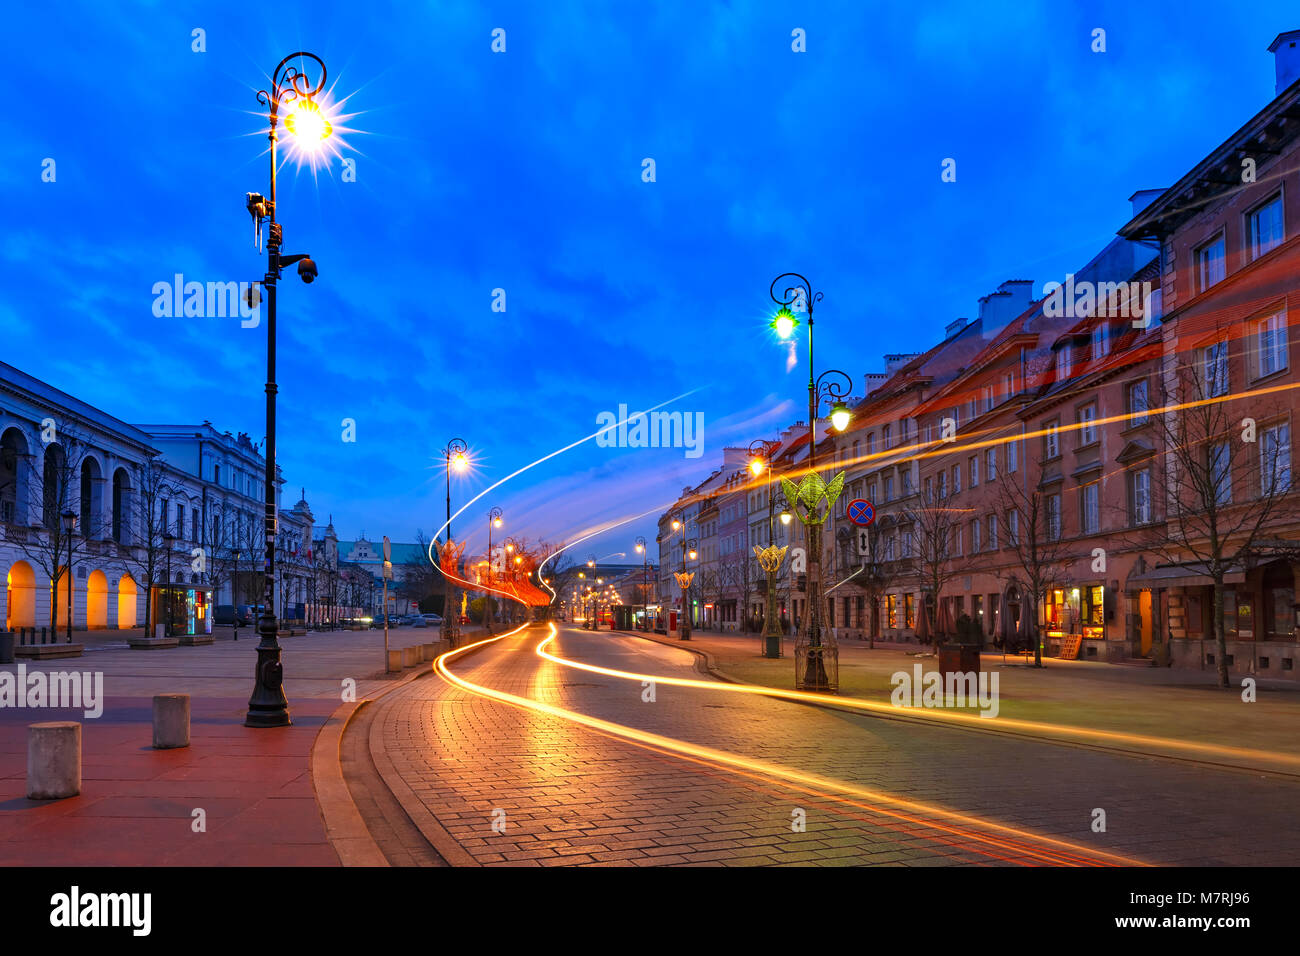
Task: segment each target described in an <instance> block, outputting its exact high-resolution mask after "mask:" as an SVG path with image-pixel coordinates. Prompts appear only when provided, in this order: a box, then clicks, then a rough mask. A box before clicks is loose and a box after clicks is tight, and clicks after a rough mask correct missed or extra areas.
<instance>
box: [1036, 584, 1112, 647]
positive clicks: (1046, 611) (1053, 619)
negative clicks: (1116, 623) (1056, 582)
mask: <svg viewBox="0 0 1300 956" xmlns="http://www.w3.org/2000/svg"><path fill="white" fill-rule="evenodd" d="M1043 626H1044V628H1045V629H1046V631H1047V636H1048V637H1052V638H1062V637H1066V636H1070V635H1075V634H1077V635H1080V636H1082V637H1083V638H1084V639H1085V640H1102V639H1103V638H1105V636H1106V588H1105V586H1104V585H1101V584H1086V585H1083V586H1082V587H1069V588H1052V589H1051V590H1049V591H1048V592H1047V595H1046V598H1045V599H1044V601H1043Z"/></svg>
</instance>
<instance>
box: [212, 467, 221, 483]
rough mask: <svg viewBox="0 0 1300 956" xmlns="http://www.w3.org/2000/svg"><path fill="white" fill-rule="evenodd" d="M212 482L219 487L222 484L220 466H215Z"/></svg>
mask: <svg viewBox="0 0 1300 956" xmlns="http://www.w3.org/2000/svg"><path fill="white" fill-rule="evenodd" d="M212 480H213V481H214V482H215V483H216V484H217V485H218V486H220V484H221V466H220V465H213V466H212Z"/></svg>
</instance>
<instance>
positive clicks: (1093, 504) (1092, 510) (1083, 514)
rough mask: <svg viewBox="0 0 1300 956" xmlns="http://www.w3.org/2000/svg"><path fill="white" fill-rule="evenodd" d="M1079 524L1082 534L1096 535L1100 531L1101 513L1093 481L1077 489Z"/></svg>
mask: <svg viewBox="0 0 1300 956" xmlns="http://www.w3.org/2000/svg"><path fill="white" fill-rule="evenodd" d="M1079 524H1080V526H1081V527H1082V529H1083V533H1084V534H1096V533H1097V532H1098V531H1099V530H1100V529H1101V513H1100V510H1099V504H1098V496H1097V482H1095V481H1094V482H1092V483H1091V484H1087V485H1084V486H1083V487H1082V488H1080V489H1079Z"/></svg>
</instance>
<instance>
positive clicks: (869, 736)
mask: <svg viewBox="0 0 1300 956" xmlns="http://www.w3.org/2000/svg"><path fill="white" fill-rule="evenodd" d="M544 636H545V632H544V631H542V630H541V629H533V630H531V631H528V632H525V633H524V634H521V635H519V636H517V637H512V638H508V639H506V640H503V641H501V642H498V643H497V644H494V645H491V646H489V647H487V648H484V649H482V650H480V651H478V652H476V653H475V654H474V655H472V656H470V657H468V658H465V659H463V660H458V661H453V662H452V664H451V670H452V672H453V673H454V674H455V675H457V676H458V677H461V678H463V679H464V680H466V681H469V682H471V683H473V684H476V685H481V686H483V687H487V688H491V689H493V690H497V691H503V692H506V693H509V694H513V695H516V696H519V697H524V698H529V699H531V700H534V701H538V702H541V703H542V704H546V705H550V706H552V707H556V708H563V709H564V710H566V711H572V712H576V713H580V714H584V715H589V716H591V717H596V718H600V719H602V720H606V721H610V722H613V723H616V724H619V725H623V726H625V727H630V728H634V729H635V730H637V731H645V732H649V733H653V734H657V735H661V736H663V737H666V738H672V739H673V740H675V741H681V742H684V743H685V744H686V745H698V746H702V747H708V748H712V749H714V750H721V751H725V752H727V753H730V754H734V755H739V756H743V757H745V758H750V759H753V760H757V761H763V762H765V763H766V764H774V765H777V766H778V767H781V768H786V769H787V770H788V771H791V772H795V773H800V772H801V773H807V774H815V775H816V776H817V777H818V778H829V779H830V780H833V781H838V782H842V783H843V784H844V785H846V786H848V787H851V788H860V789H862V790H865V791H869V793H868V794H867V795H866V796H864V795H862V794H848V795H845V794H844V793H842V792H836V791H832V790H827V789H826V788H823V787H819V786H817V785H815V784H813V785H808V784H803V783H800V782H798V781H795V780H791V779H790V777H789V776H788V775H787V776H773V775H772V774H770V773H767V772H764V771H762V770H750V769H744V768H736V767H734V766H728V765H725V764H719V763H717V762H714V761H711V760H709V759H707V758H701V757H699V756H694V755H688V754H681V753H675V752H673V751H671V750H665V749H663V748H661V747H653V746H643V745H639V744H637V743H634V742H632V741H629V740H626V739H623V738H621V737H618V736H612V735H610V734H607V733H604V732H602V731H599V730H595V729H591V728H589V727H586V726H582V725H580V724H578V723H575V722H574V721H573V720H571V719H568V718H567V717H565V716H563V715H557V714H553V713H539V712H536V711H533V710H529V709H525V708H521V707H518V706H514V705H511V704H508V703H503V702H501V701H498V700H493V699H489V698H487V697H484V696H481V695H480V694H478V693H475V692H473V691H470V690H465V689H462V688H460V687H456V686H454V685H452V684H450V683H448V682H447V681H446V680H444V679H443V678H441V677H440V676H437V675H434V676H432V677H427V678H423V679H421V680H418V681H415V682H414V683H412V684H411V685H410V687H409V688H406V689H403V690H402V691H400V692H397V693H395V694H393V695H390V696H389V697H386V698H383V699H381V700H380V701H379V702H378V703H377V704H376V705H372V706H374V707H375V710H374V712H373V715H372V716H371V717H370V718H369V721H368V723H367V726H366V728H365V731H366V733H367V735H368V737H369V739H370V743H371V747H372V749H376V750H377V751H378V753H379V755H378V756H377V759H376V766H377V767H378V770H379V773H380V774H382V775H383V776H384V778H385V780H386V782H387V783H388V784H389V786H391V787H392V789H393V792H394V793H395V794H397V796H398V798H399V799H400V800H403V801H404V805H405V807H406V810H407V812H408V813H409V814H411V817H412V819H413V820H415V821H416V822H417V824H419V825H420V827H419V830H423V831H424V835H425V836H427V837H429V838H430V839H433V840H435V841H436V840H442V841H443V849H444V850H445V849H446V841H448V840H450V841H453V842H454V844H455V846H456V847H457V848H459V850H460V851H461V852H463V853H464V854H468V856H465V857H464V858H463V860H462V862H468V861H473V862H477V863H479V864H484V865H529V866H533V865H541V866H553V865H566V864H585V865H599V864H607V865H659V864H678V865H686V864H698V865H719V864H727V865H772V864H817V865H853V864H876V863H880V864H901V865H908V866H929V865H951V864H960V863H981V864H1001V863H1017V862H1024V863H1051V862H1064V861H1075V862H1088V863H1096V862H1107V861H1108V860H1109V861H1113V857H1111V858H1107V857H1106V856H1105V855H1106V854H1114V855H1119V856H1120V857H1122V858H1128V859H1133V860H1137V861H1140V862H1147V863H1155V864H1184V865H1191V864H1203V865H1224V864H1229V865H1241V864H1258V865H1280V864H1295V863H1296V862H1300V828H1296V827H1295V826H1294V820H1295V810H1294V807H1295V805H1296V800H1297V797H1298V796H1300V781H1291V780H1286V779H1281V778H1277V777H1266V776H1261V775H1254V774H1248V773H1240V772H1230V771H1215V770H1209V769H1206V768H1204V767H1199V766H1192V765H1188V764H1184V763H1178V762H1174V761H1168V760H1161V759H1146V758H1136V757H1128V756H1120V755H1116V754H1110V753H1103V752H1098V751H1095V750H1089V749H1085V748H1080V747H1070V746H1061V745H1056V744H1046V743H1039V742H1035V741H1030V740H1023V739H1018V738H1011V737H1005V736H999V735H992V734H982V733H973V732H969V731H960V730H952V729H947V728H943V727H931V726H921V725H918V724H916V723H913V722H906V721H892V720H882V719H879V718H873V717H869V716H859V715H851V714H844V713H840V712H836V711H829V710H825V709H823V708H817V707H811V706H805V705H800V704H795V703H790V702H785V701H778V700H773V699H769V698H763V697H757V696H750V695H738V694H733V693H725V692H722V691H715V690H711V689H695V688H677V687H671V686H668V685H664V684H662V683H660V684H657V685H655V688H654V691H655V692H654V700H653V702H649V701H647V700H645V699H643V698H644V696H645V694H644V689H643V687H642V684H641V683H640V682H636V681H628V680H624V679H619V678H614V677H608V676H604V675H597V674H592V673H588V672H584V671H580V670H575V669H572V668H569V667H565V666H562V665H560V664H556V663H553V662H550V661H546V660H544V659H541V658H539V657H538V656H537V655H536V654H535V653H534V649H535V647H536V646H537V644H538V643H539V641H540V640H541V639H542V638H543V637H544ZM550 650H552V652H554V653H557V654H558V655H559V656H562V657H566V658H571V659H576V660H581V661H584V662H586V663H592V664H598V665H601V666H604V667H610V668H616V669H620V670H626V671H632V672H638V673H655V674H662V675H669V676H675V677H696V678H698V677H700V676H701V675H700V674H699V673H698V672H697V671H696V669H695V660H696V659H695V657H694V655H692V654H690V653H689V652H686V651H684V650H679V649H677V648H673V647H665V646H663V645H660V644H655V643H652V642H649V641H644V640H641V639H638V638H635V637H631V636H627V635H616V634H609V633H601V634H591V633H588V632H584V631H580V630H576V629H568V628H565V629H562V630H561V632H560V637H559V640H558V641H556V642H555V643H554V644H552V645H551V648H550ZM345 746H346V744H345ZM871 793H874V794H884V795H887V797H881V798H879V799H873V798H872V797H871ZM900 801H901V802H902V805H901V807H900V803H899V802H900ZM918 807H919V808H920V809H918ZM925 808H934V809H933V810H927V809H925ZM1094 808H1101V809H1103V810H1105V813H1106V824H1107V826H1106V832H1104V833H1095V832H1093V831H1092V828H1091V823H1092V820H1093V810H1094ZM362 810H363V815H364V814H366V813H367V809H366V807H362ZM942 811H955V812H957V813H961V814H965V815H969V816H970V817H974V818H978V820H981V821H988V823H989V824H990V825H1002V826H1007V827H1013V828H1016V829H1017V830H1023V831H1028V833H1029V834H1031V835H1024V834H1010V835H1009V834H1007V833H1006V832H1005V831H1000V830H997V829H993V828H991V826H990V827H985V826H981V825H980V824H978V823H976V824H971V823H969V822H957V823H954V822H953V821H952V820H951V819H949V818H946V817H944V816H942V815H941V814H942ZM801 816H802V817H803V818H804V819H805V820H806V824H805V828H804V829H802V830H800V829H799V828H798V827H797V826H796V823H797V822H798V820H799V819H800V817H801ZM389 817H390V820H389V822H391V813H390V814H389ZM368 820H369V818H368ZM494 822H495V823H496V828H495V829H494V826H493V824H494ZM419 830H415V829H407V828H400V829H399V830H397V831H396V833H398V834H406V836H405V837H401V836H395V835H394V833H395V831H394V830H393V829H391V828H389V829H386V830H385V843H386V852H388V853H389V855H390V859H393V861H394V862H395V863H396V862H399V859H398V858H396V857H395V856H394V854H393V852H392V847H393V846H394V843H393V841H394V840H395V839H398V840H401V839H405V840H406V841H407V843H408V844H410V843H411V841H412V840H413V839H414V837H412V836H411V834H414V833H416V832H419ZM1036 837H1041V839H1039V838H1036ZM1054 840H1055V841H1065V842H1064V843H1058V842H1053V841H1054ZM1094 854H1095V855H1094ZM443 856H444V857H447V859H448V861H449V862H453V863H454V862H456V859H455V858H453V857H452V856H449V855H448V854H447V853H445V852H444V853H443ZM424 859H429V860H432V859H434V857H433V856H432V855H430V854H429V853H428V852H427V846H426V847H416V846H414V845H408V846H407V847H406V853H405V854H404V855H402V856H401V857H400V861H401V862H418V861H420V860H424Z"/></svg>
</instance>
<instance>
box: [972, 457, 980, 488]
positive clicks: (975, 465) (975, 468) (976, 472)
mask: <svg viewBox="0 0 1300 956" xmlns="http://www.w3.org/2000/svg"><path fill="white" fill-rule="evenodd" d="M979 483H980V456H979V455H972V456H971V459H970V487H971V488H974V487H975V486H976V485H978V484H979Z"/></svg>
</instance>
